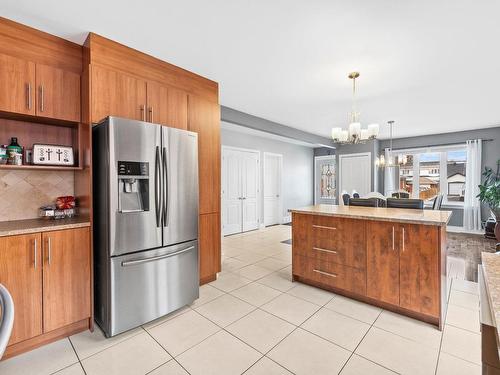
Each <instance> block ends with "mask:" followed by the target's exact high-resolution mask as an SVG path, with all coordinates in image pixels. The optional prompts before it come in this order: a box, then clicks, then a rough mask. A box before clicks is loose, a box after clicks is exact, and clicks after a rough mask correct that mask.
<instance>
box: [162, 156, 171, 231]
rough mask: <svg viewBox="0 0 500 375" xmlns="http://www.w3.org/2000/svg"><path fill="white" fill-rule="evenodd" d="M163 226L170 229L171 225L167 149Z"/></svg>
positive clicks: (164, 164) (164, 175) (164, 160)
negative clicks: (169, 225)
mask: <svg viewBox="0 0 500 375" xmlns="http://www.w3.org/2000/svg"><path fill="white" fill-rule="evenodd" d="M163 179H164V181H163V184H164V188H163V194H164V195H163V225H164V226H166V227H168V224H169V221H170V220H169V219H170V212H169V207H168V206H169V204H168V199H169V195H170V191H169V188H170V187H169V184H168V179H169V178H168V163H167V148H166V147H163Z"/></svg>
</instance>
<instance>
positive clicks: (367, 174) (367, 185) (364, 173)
mask: <svg viewBox="0 0 500 375" xmlns="http://www.w3.org/2000/svg"><path fill="white" fill-rule="evenodd" d="M339 185H340V189H339V195H341V194H342V192H343V191H347V193H348V194H349V195H350V196H351V197H352V192H353V190H355V191H357V192H358V193H359V196H360V197H363V196H364V195H366V194H368V193H369V192H370V191H371V185H372V168H371V154H370V153H369V152H364V153H359V154H349V155H340V156H339ZM340 201H341V202H342V199H340Z"/></svg>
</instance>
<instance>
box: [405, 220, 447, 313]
mask: <svg viewBox="0 0 500 375" xmlns="http://www.w3.org/2000/svg"><path fill="white" fill-rule="evenodd" d="M438 230H439V229H438V227H435V226H430V225H412V224H405V225H400V227H399V231H400V233H399V257H400V258H399V269H400V283H399V285H400V304H399V305H400V306H401V307H404V308H407V309H409V310H413V311H418V312H421V313H423V314H427V315H432V316H437V317H439V303H440V299H439V260H438V257H439V235H438Z"/></svg>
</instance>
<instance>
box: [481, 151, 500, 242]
mask: <svg viewBox="0 0 500 375" xmlns="http://www.w3.org/2000/svg"><path fill="white" fill-rule="evenodd" d="M483 176H484V182H483V183H482V184H481V185H479V194H478V196H477V197H478V198H479V200H480V201H481V202H482V203H485V204H487V205H488V206H489V208H490V210H491V212H492V213H493V215H494V216H495V219H496V221H497V222H496V224H495V237H496V238H497V241H500V160H498V161H497V171H496V173H494V172H493V169H492V168H489V167H485V168H484V172H483Z"/></svg>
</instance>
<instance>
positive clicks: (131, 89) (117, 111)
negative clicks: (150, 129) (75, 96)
mask: <svg viewBox="0 0 500 375" xmlns="http://www.w3.org/2000/svg"><path fill="white" fill-rule="evenodd" d="M91 69H92V79H91V85H90V86H91V102H92V106H91V107H92V116H91V119H92V122H94V123H96V122H99V121H100V120H102V119H103V118H105V117H106V116H117V117H124V118H128V119H132V120H142V121H146V82H145V81H143V80H140V79H137V78H134V77H131V76H129V75H126V74H123V73H120V72H117V71H114V70H110V69H106V68H102V67H100V66H95V65H93V66H92V67H91Z"/></svg>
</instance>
